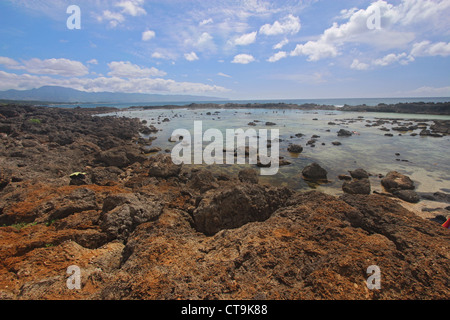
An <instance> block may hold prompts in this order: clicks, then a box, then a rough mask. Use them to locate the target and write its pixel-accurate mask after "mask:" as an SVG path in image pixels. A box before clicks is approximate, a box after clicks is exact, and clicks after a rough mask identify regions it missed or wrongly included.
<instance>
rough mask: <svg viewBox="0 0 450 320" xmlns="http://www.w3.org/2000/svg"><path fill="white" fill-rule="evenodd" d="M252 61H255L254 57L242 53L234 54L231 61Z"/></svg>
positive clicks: (240, 62) (241, 62)
mask: <svg viewBox="0 0 450 320" xmlns="http://www.w3.org/2000/svg"><path fill="white" fill-rule="evenodd" d="M253 61H255V58H254V57H253V56H252V55H250V54H245V53H242V54H238V55H236V56H235V57H234V59H233V61H231V63H239V64H248V63H250V62H253Z"/></svg>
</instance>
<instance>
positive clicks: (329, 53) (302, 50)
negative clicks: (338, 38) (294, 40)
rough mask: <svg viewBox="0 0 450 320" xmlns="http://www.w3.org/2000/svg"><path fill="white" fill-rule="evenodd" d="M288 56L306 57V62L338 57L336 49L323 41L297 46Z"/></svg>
mask: <svg viewBox="0 0 450 320" xmlns="http://www.w3.org/2000/svg"><path fill="white" fill-rule="evenodd" d="M290 55H291V56H292V57H295V56H300V55H304V56H308V61H318V60H320V59H324V58H330V57H336V56H337V55H338V50H337V48H336V47H335V46H334V45H332V44H329V43H327V42H325V41H308V42H307V43H305V44H298V45H297V46H296V47H295V49H294V50H293V51H291V53H290Z"/></svg>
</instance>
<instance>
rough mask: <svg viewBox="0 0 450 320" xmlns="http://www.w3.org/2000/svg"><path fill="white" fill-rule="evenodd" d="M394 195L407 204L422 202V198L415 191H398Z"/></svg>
mask: <svg viewBox="0 0 450 320" xmlns="http://www.w3.org/2000/svg"><path fill="white" fill-rule="evenodd" d="M394 195H395V196H397V197H399V198H400V199H402V200H404V201H406V202H411V203H418V202H420V196H419V195H418V194H417V192H415V191H414V190H398V191H395V192H394Z"/></svg>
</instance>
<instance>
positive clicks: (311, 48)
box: [0, 0, 450, 100]
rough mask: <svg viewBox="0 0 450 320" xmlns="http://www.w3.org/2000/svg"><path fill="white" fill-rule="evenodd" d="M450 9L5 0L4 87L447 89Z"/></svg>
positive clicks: (354, 94) (331, 94)
mask: <svg viewBox="0 0 450 320" xmlns="http://www.w3.org/2000/svg"><path fill="white" fill-rule="evenodd" d="M73 6H76V7H75V9H76V8H78V9H79V11H77V10H73V8H74V7H73ZM68 9H69V10H68ZM449 17H450V0H398V1H394V0H388V1H384V0H378V1H363V0H343V1H336V0H302V1H301V0H295V1H294V0H285V1H265V0H230V1H223V0H222V1H219V0H208V1H205V0H192V1H191V0H165V1H156V0H80V1H76V0H53V1H52V0H48V1H41V0H33V1H30V0H1V1H0V25H1V27H0V90H9V89H17V90H26V89H32V88H39V87H41V86H45V85H54V86H63V87H69V88H73V89H77V90H82V91H88V92H104V91H106V92H127V93H158V94H191V95H203V96H211V97H222V98H227V99H235V100H252V99H253V100H262V99H319V98H324V99H325V98H327V99H329V98H383V97H450V19H449ZM78 23H79V25H78ZM78 27H79V28H78Z"/></svg>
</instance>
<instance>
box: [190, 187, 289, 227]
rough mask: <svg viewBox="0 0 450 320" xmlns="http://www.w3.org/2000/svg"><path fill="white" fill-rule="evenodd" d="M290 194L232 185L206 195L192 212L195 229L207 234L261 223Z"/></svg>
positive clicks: (285, 190)
mask: <svg viewBox="0 0 450 320" xmlns="http://www.w3.org/2000/svg"><path fill="white" fill-rule="evenodd" d="M290 195H291V191H289V190H288V189H286V188H270V187H265V186H260V185H250V184H242V185H232V186H230V187H226V188H225V189H223V190H222V189H220V190H217V191H215V192H213V193H209V194H207V195H206V196H205V198H203V200H202V201H201V202H200V203H199V205H198V207H197V209H195V211H194V215H193V216H194V224H195V228H196V229H197V230H198V231H200V232H203V233H204V234H206V235H213V234H216V233H217V232H219V231H220V230H223V229H233V228H238V227H240V226H242V225H244V224H246V223H248V222H252V221H264V220H266V219H267V218H268V217H269V216H270V215H271V214H272V212H274V211H275V210H276V209H278V208H279V207H280V206H281V205H282V204H283V203H284V202H285V201H286V199H287V198H288V197H289V196H290Z"/></svg>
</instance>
